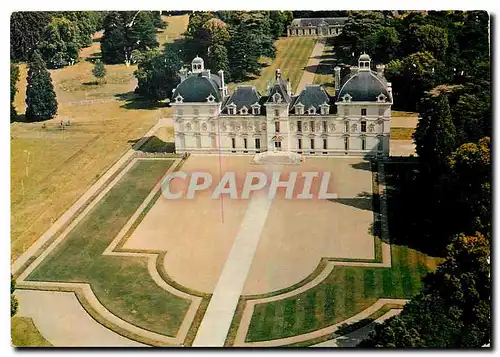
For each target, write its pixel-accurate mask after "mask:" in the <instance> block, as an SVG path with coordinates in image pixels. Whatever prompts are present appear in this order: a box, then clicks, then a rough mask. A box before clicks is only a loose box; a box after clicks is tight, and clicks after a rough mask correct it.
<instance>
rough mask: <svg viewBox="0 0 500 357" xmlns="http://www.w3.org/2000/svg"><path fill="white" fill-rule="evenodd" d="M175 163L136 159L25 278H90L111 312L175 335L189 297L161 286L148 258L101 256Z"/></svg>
mask: <svg viewBox="0 0 500 357" xmlns="http://www.w3.org/2000/svg"><path fill="white" fill-rule="evenodd" d="M172 163H173V160H140V161H138V162H136V163H135V164H134V166H133V167H132V168H131V169H130V170H129V171H128V172H127V173H126V174H125V175H124V176H123V177H122V178H121V179H120V180H119V182H118V183H117V184H116V185H115V186H114V187H113V188H112V189H111V190H110V191H109V192H108V193H107V194H106V195H105V196H104V197H103V199H102V200H101V201H100V202H99V203H98V204H97V205H96V206H95V207H94V208H93V209H92V210H91V211H90V212H89V213H88V214H87V215H86V216H85V218H84V219H83V220H82V221H81V222H80V223H78V225H77V226H76V227H75V228H74V229H73V230H72V231H71V232H70V233H69V234H68V236H67V237H66V238H65V239H64V240H63V242H62V243H61V244H60V245H59V246H58V247H56V249H55V250H54V251H53V252H52V253H51V254H50V255H49V256H48V257H47V258H46V259H45V260H44V261H43V262H42V264H41V265H40V266H39V267H37V268H36V269H35V270H34V271H33V272H32V273H31V274H30V275H29V276H28V279H27V280H31V281H51V282H72V283H88V284H90V286H91V288H92V291H93V292H94V293H95V295H96V296H97V298H98V299H99V301H100V302H101V303H102V304H103V305H104V306H105V307H106V308H107V309H108V310H109V311H111V312H112V313H113V314H115V315H117V316H118V317H120V318H122V319H123V320H125V321H127V322H129V323H132V324H134V325H136V326H139V327H142V328H144V329H147V330H150V331H154V332H157V333H160V334H164V335H168V336H175V335H176V334H177V331H178V328H179V327H180V324H181V323H182V320H183V318H184V315H185V313H186V311H187V309H188V307H189V301H187V300H185V299H182V298H179V297H177V296H174V295H172V294H170V293H168V292H167V291H165V290H164V289H162V288H160V287H159V286H158V285H157V284H156V283H155V282H154V281H153V280H152V278H151V276H150V275H149V273H148V269H147V259H146V258H141V257H116V256H103V255H102V253H103V251H104V250H105V249H106V247H107V246H108V245H109V244H110V243H111V241H112V240H113V239H114V238H115V237H116V235H117V234H118V232H119V231H120V230H121V229H122V227H123V226H124V225H125V223H126V222H127V221H128V220H129V219H130V217H131V216H132V214H133V213H134V212H135V211H136V210H137V209H138V207H139V206H140V204H141V203H142V202H143V201H144V199H145V198H146V196H147V195H148V194H149V193H150V192H151V190H152V189H153V187H154V185H155V184H156V183H157V182H158V181H159V180H160V179H161V177H162V176H163V175H164V174H165V172H166V171H167V169H168V168H169V167H170V165H171V164H172Z"/></svg>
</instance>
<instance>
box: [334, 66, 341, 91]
mask: <svg viewBox="0 0 500 357" xmlns="http://www.w3.org/2000/svg"><path fill="white" fill-rule="evenodd" d="M333 70H334V72H335V92H337V91H338V90H339V89H340V67H339V66H335V68H334V69H333Z"/></svg>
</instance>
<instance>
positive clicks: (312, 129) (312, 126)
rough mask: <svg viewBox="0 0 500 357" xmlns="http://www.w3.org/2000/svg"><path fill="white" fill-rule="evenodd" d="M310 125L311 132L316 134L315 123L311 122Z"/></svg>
mask: <svg viewBox="0 0 500 357" xmlns="http://www.w3.org/2000/svg"><path fill="white" fill-rule="evenodd" d="M309 124H310V125H311V132H312V133H314V122H313V121H312V120H311V121H310V122H309Z"/></svg>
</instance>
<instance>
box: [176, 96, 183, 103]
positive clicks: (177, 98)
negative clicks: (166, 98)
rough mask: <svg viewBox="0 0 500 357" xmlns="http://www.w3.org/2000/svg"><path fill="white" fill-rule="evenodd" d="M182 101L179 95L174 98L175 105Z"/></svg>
mask: <svg viewBox="0 0 500 357" xmlns="http://www.w3.org/2000/svg"><path fill="white" fill-rule="evenodd" d="M183 101H184V98H182V96H181V95H180V94H179V95H178V96H177V97H175V102H176V103H182V102H183Z"/></svg>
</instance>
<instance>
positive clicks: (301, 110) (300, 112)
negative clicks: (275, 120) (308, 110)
mask: <svg viewBox="0 0 500 357" xmlns="http://www.w3.org/2000/svg"><path fill="white" fill-rule="evenodd" d="M295 114H297V115H304V107H303V106H299V105H296V106H295Z"/></svg>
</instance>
